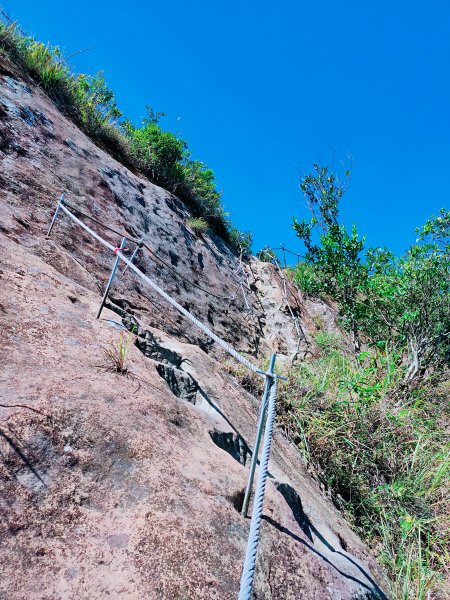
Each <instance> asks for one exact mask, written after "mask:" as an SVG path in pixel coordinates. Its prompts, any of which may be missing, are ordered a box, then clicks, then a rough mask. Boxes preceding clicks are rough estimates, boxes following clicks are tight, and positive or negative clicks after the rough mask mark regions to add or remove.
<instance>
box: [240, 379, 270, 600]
mask: <svg viewBox="0 0 450 600" xmlns="http://www.w3.org/2000/svg"><path fill="white" fill-rule="evenodd" d="M267 377H269V376H268V375H267ZM276 400H277V378H276V377H273V376H272V385H271V389H270V396H269V404H268V408H267V422H266V429H265V431H264V442H263V449H262V455H261V462H260V468H259V478H258V484H257V486H256V492H255V500H254V502H253V510H252V520H251V523H250V532H249V534H248V542H247V550H246V553H245V560H244V566H243V569H242V576H241V587H240V590H239V598H238V600H250V598H251V593H252V587H253V579H254V576H255V567H256V553H257V551H258V543H259V538H260V534H261V518H262V509H263V502H264V493H265V491H266V481H267V473H268V468H269V457H270V449H271V446H272V437H273V428H274V423H275V416H276Z"/></svg>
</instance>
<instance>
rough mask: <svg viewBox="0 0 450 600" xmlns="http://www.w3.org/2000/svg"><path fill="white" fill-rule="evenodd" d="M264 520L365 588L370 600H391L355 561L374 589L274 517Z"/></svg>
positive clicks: (264, 516)
mask: <svg viewBox="0 0 450 600" xmlns="http://www.w3.org/2000/svg"><path fill="white" fill-rule="evenodd" d="M262 518H263V520H264V521H265V522H266V523H268V524H269V525H271V526H272V527H274V528H275V529H277V530H278V531H280V532H281V533H283V534H285V535H287V536H289V537H290V538H292V539H293V540H294V541H296V542H298V543H300V544H302V545H303V546H306V548H308V550H310V551H311V552H312V553H313V554H315V555H316V556H318V557H319V558H321V559H322V560H323V561H324V562H326V563H327V564H329V565H330V566H331V567H333V569H335V570H336V571H337V572H338V573H339V574H340V575H342V576H343V577H344V578H345V579H349V580H350V581H353V582H355V583H357V584H358V585H360V586H361V587H363V588H364V589H365V590H366V591H367V592H368V594H369V595H368V596H367V598H368V599H370V600H389V598H388V596H386V594H384V592H383V591H382V590H381V589H380V588H379V587H378V585H377V584H376V583H375V582H374V581H373V579H372V578H371V577H370V576H368V575H367V573H366V572H365V571H364V569H361V567H359V565H358V564H357V563H355V562H354V561H353V560H350V562H351V563H352V564H354V565H355V566H357V567H358V568H359V569H360V570H361V571H362V572H363V574H364V577H366V578H367V579H368V581H370V583H371V585H372V587H371V586H370V585H367V583H365V582H364V581H361V579H358V578H357V577H354V576H353V575H350V574H349V573H346V572H345V571H342V570H341V569H340V568H339V567H338V566H337V565H335V564H334V563H333V561H331V560H330V559H329V558H328V557H327V556H325V555H324V554H322V553H321V552H319V550H317V549H316V548H314V546H313V545H312V544H310V543H308V542H307V541H306V540H304V539H302V538H301V537H299V536H298V535H296V534H295V533H293V532H292V531H291V530H290V529H288V528H287V527H284V526H283V525H280V524H279V523H278V522H277V521H275V520H274V519H272V517H269V516H267V515H263V517H262ZM309 524H310V525H311V523H309ZM326 545H327V547H330V548H331V546H330V545H329V543H327V544H326ZM333 552H336V553H337V554H340V555H341V556H344V558H349V557H347V556H345V555H344V554H342V553H341V552H338V551H336V550H334V549H333Z"/></svg>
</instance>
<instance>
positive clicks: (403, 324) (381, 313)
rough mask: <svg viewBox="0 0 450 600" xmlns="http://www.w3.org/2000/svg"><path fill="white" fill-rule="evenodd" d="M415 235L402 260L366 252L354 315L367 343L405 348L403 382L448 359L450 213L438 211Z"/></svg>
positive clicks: (438, 368) (431, 369)
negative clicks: (365, 270) (365, 273)
mask: <svg viewBox="0 0 450 600" xmlns="http://www.w3.org/2000/svg"><path fill="white" fill-rule="evenodd" d="M416 232H417V233H418V239H417V241H416V243H415V244H413V245H412V246H411V247H410V248H409V250H408V251H407V252H406V254H405V255H404V256H403V257H400V258H396V257H394V256H393V255H392V254H391V253H389V252H388V251H387V250H385V249H377V250H371V251H369V252H368V253H367V264H368V269H369V278H368V285H367V289H366V294H365V297H364V299H363V301H362V302H361V304H360V313H359V314H360V324H361V327H362V328H363V329H364V331H365V332H366V333H367V334H368V335H369V336H370V337H371V338H372V339H375V340H380V339H383V340H386V341H391V342H394V343H395V344H396V345H397V346H400V347H404V348H405V350H406V352H407V355H408V361H407V365H406V366H407V369H406V377H405V379H406V382H411V381H412V380H413V379H415V378H416V377H417V376H421V375H425V374H427V373H428V372H433V371H436V370H440V369H441V368H445V365H446V364H448V362H449V360H450V211H446V210H444V209H442V210H441V211H440V213H439V215H438V216H437V217H435V218H431V219H429V220H428V221H427V222H426V223H425V225H424V226H423V227H421V228H419V229H417V230H416Z"/></svg>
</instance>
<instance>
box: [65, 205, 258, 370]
mask: <svg viewBox="0 0 450 600" xmlns="http://www.w3.org/2000/svg"><path fill="white" fill-rule="evenodd" d="M59 207H60V209H61V210H63V211H64V212H65V213H66V215H68V216H69V217H70V218H71V219H72V220H73V221H75V223H77V224H78V225H79V226H80V227H82V228H83V229H84V230H85V231H87V233H89V234H90V235H92V237H93V238H95V239H96V240H97V241H98V242H100V244H102V245H103V246H105V248H108V249H109V250H111V252H114V253H115V255H116V256H118V257H119V258H120V259H121V260H123V262H124V263H125V264H126V265H128V268H129V269H131V270H132V271H134V272H135V273H136V275H138V276H139V277H140V278H141V279H143V280H144V281H145V282H146V283H147V284H148V285H149V286H150V287H151V288H153V289H154V290H155V292H157V293H158V294H159V295H160V296H162V297H163V298H165V300H167V302H169V304H171V305H172V306H173V307H175V308H176V309H177V310H178V311H179V312H180V313H181V314H182V315H184V316H185V317H186V318H187V319H189V320H190V321H191V322H192V323H194V325H196V326H197V327H198V328H199V329H201V330H202V331H203V332H204V333H206V335H207V336H208V337H210V338H211V339H212V340H214V341H215V342H216V343H217V344H218V345H219V346H221V347H222V348H223V349H224V350H226V352H228V354H231V356H233V357H234V358H235V359H236V360H237V361H238V362H240V363H241V364H243V365H244V366H246V367H247V368H248V369H250V371H253V372H254V373H257V374H258V375H261V376H263V377H265V376H266V373H265V372H264V371H262V370H261V369H259V368H258V367H257V366H256V365H254V364H253V363H251V362H250V361H249V360H248V359H246V358H245V356H242V354H239V352H237V350H235V349H234V348H233V347H232V346H231V345H230V344H229V343H228V342H226V341H225V340H223V339H222V338H220V337H219V336H218V335H216V334H215V333H214V332H213V331H211V329H210V328H209V327H207V326H206V325H205V324H204V323H202V322H201V321H199V320H198V319H197V318H196V317H194V316H193V315H192V314H191V313H190V312H189V311H187V310H186V309H185V308H184V307H183V306H181V304H179V303H178V302H177V301H176V300H174V299H173V298H172V297H171V296H169V294H167V293H166V292H165V291H164V290H163V289H161V288H160V287H159V285H158V284H157V283H155V282H154V281H153V280H152V279H150V278H149V277H147V275H144V273H143V272H142V271H141V270H140V269H138V267H136V266H135V265H134V264H133V263H132V262H131V261H130V260H129V259H128V258H127V257H126V256H124V255H123V253H122V252H120V251H119V250H118V249H117V248H116V247H115V246H113V245H112V244H110V243H109V242H107V241H106V240H104V239H103V238H102V237H101V236H99V235H98V234H97V233H95V231H92V229H90V227H88V226H87V225H86V224H85V223H83V221H80V219H78V218H77V217H76V216H75V215H74V214H73V213H72V212H71V211H70V210H69V209H68V208H67V207H66V206H64V204H63V203H62V202H60V203H59Z"/></svg>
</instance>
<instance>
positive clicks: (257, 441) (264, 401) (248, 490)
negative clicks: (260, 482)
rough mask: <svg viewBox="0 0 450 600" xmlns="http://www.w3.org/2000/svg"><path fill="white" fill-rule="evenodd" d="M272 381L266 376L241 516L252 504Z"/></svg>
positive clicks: (274, 356) (270, 371)
mask: <svg viewBox="0 0 450 600" xmlns="http://www.w3.org/2000/svg"><path fill="white" fill-rule="evenodd" d="M275 359H276V354H272V356H271V357H270V364H269V370H268V373H273V370H274V367H275ZM272 381H273V378H272V377H269V376H268V375H266V383H265V386H264V393H263V397H262V400H261V407H260V410H259V418H258V427H257V430H256V438H255V444H254V446H253V453H252V461H251V463H250V472H249V475H248V480H247V487H246V488H245V494H244V501H243V503H242V510H241V514H242V515H243V516H244V517H246V516H247V510H248V504H249V502H250V496H251V493H252V487H253V479H254V478H255V470H256V464H257V462H258V454H259V446H260V445H261V438H262V433H263V429H264V420H265V416H266V409H267V399H268V397H269V392H270V388H271V386H272Z"/></svg>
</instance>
